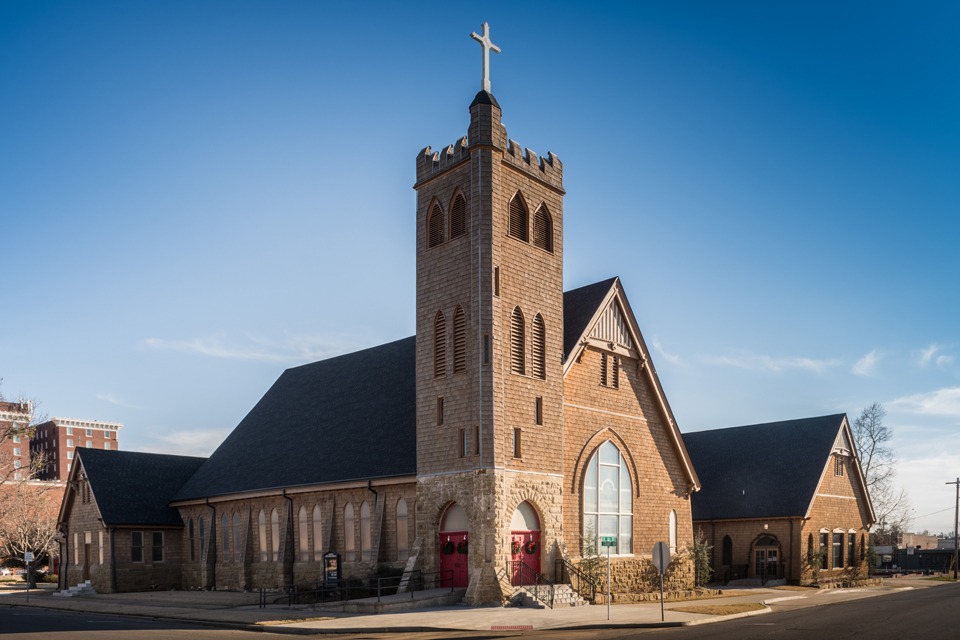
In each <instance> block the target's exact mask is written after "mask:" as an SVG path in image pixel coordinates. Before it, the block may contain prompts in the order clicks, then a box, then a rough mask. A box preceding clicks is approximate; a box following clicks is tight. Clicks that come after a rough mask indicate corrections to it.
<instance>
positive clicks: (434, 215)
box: [427, 203, 443, 248]
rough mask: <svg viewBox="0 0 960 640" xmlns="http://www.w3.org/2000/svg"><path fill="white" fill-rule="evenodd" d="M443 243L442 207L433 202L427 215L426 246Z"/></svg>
mask: <svg viewBox="0 0 960 640" xmlns="http://www.w3.org/2000/svg"><path fill="white" fill-rule="evenodd" d="M439 244H443V209H441V208H440V205H439V204H437V203H434V204H433V206H432V207H430V215H429V216H427V248H431V247H435V246H437V245H439Z"/></svg>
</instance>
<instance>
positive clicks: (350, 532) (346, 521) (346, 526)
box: [343, 502, 357, 562]
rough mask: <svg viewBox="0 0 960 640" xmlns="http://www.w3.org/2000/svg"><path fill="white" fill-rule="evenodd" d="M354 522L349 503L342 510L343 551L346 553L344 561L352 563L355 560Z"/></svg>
mask: <svg viewBox="0 0 960 640" xmlns="http://www.w3.org/2000/svg"><path fill="white" fill-rule="evenodd" d="M355 526H356V522H355V521H354V516H353V505H352V504H350V503H349V502H348V503H347V506H345V507H344V508H343V549H344V551H345V552H346V554H345V556H346V558H345V559H346V561H347V562H354V561H356V559H357V539H356V537H355V535H356V530H355V529H354V527H355Z"/></svg>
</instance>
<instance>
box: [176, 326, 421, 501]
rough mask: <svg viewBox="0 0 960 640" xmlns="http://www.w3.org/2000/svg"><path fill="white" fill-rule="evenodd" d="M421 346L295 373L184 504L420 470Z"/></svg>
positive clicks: (235, 436) (183, 494) (213, 460)
mask: <svg viewBox="0 0 960 640" xmlns="http://www.w3.org/2000/svg"><path fill="white" fill-rule="evenodd" d="M415 347H416V342H415V339H414V338H412V337H411V338H404V339H403V340H398V341H396V342H391V343H388V344H385V345H381V346H378V347H373V348H371V349H365V350H363V351H358V352H356V353H350V354H347V355H342V356H338V357H335V358H330V359H329V360H322V361H320V362H314V363H313V364H307V365H303V366H300V367H295V368H292V369H287V370H286V371H284V372H283V374H282V375H281V376H280V378H279V379H278V380H277V381H276V382H275V383H274V385H273V386H272V387H271V388H270V390H269V391H267V393H266V394H265V395H264V396H263V398H261V399H260V402H258V403H257V404H256V406H254V408H253V409H252V410H251V411H250V413H248V414H247V415H246V417H245V418H244V419H243V420H242V421H241V422H240V424H239V425H237V428H236V429H234V430H233V432H232V433H231V434H230V435H229V436H228V437H227V439H226V440H224V442H223V444H221V445H220V447H218V448H217V450H216V451H215V452H214V453H213V455H212V456H210V459H209V460H207V462H206V463H205V464H204V465H203V466H202V467H201V468H200V469H199V470H198V471H197V473H196V474H194V476H193V477H192V478H190V480H189V481H188V482H187V483H186V484H185V485H184V486H183V488H182V489H181V490H180V491H179V492H177V494H176V496H175V497H174V501H181V500H192V499H197V498H203V497H212V496H220V495H226V494H233V493H241V492H246V491H256V490H265V489H277V488H281V487H293V486H303V485H314V484H324V483H330V482H345V481H350V480H366V479H370V478H386V477H396V476H405V475H411V476H412V475H414V474H416V471H417V447H416V388H415V383H416V350H415Z"/></svg>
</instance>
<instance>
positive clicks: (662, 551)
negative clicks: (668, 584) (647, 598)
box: [652, 542, 670, 622]
mask: <svg viewBox="0 0 960 640" xmlns="http://www.w3.org/2000/svg"><path fill="white" fill-rule="evenodd" d="M652 554H653V566H654V568H655V569H656V570H657V572H658V573H659V574H660V622H663V621H664V617H663V572H664V571H666V570H667V567H668V566H669V565H670V545H668V544H667V543H666V542H658V543H657V544H655V545H653V552H652Z"/></svg>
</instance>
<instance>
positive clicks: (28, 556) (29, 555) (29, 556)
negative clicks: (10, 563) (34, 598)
mask: <svg viewBox="0 0 960 640" xmlns="http://www.w3.org/2000/svg"><path fill="white" fill-rule="evenodd" d="M23 561H24V563H26V565H27V604H30V577H31V576H30V563H31V562H33V551H24V552H23Z"/></svg>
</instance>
